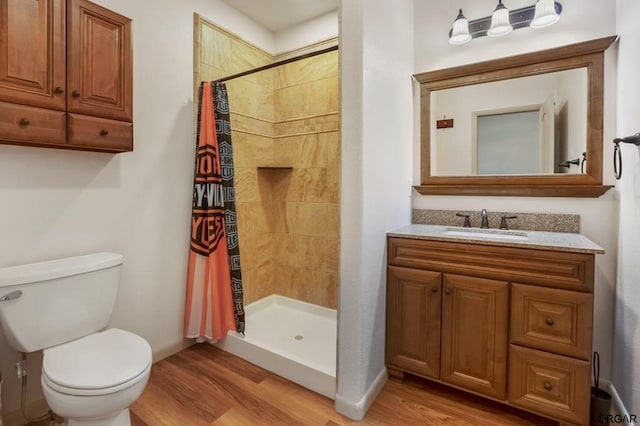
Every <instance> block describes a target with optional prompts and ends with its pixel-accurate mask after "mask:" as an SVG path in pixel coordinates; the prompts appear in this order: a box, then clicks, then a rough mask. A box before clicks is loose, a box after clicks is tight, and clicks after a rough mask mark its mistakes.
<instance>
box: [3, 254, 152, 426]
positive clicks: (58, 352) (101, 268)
mask: <svg viewBox="0 0 640 426" xmlns="http://www.w3.org/2000/svg"><path fill="white" fill-rule="evenodd" d="M121 269H122V256H121V255H119V254H116V253H96V254H90V255H86V256H78V257H70V258H66V259H59V260H52V261H47V262H40V263H32V264H28V265H21V266H13V267H8V268H0V324H2V328H3V330H4V334H5V337H6V339H7V342H8V343H9V345H10V346H11V347H12V348H13V349H15V350H17V351H20V352H26V353H28V352H34V351H38V350H41V349H44V357H43V363H42V380H41V381H42V390H43V393H44V396H45V398H46V400H47V402H48V403H49V407H50V408H51V410H52V411H53V412H54V413H56V414H58V415H60V416H63V417H64V418H65V421H66V423H67V424H68V425H69V426H76V425H77V426H81V425H92V426H128V425H130V424H131V421H130V418H129V406H130V405H131V404H132V403H133V402H134V401H135V400H136V399H137V398H138V397H139V396H140V394H142V391H143V390H144V387H145V386H146V384H147V380H148V379H149V373H150V371H151V347H150V346H149V344H148V343H147V341H146V340H144V339H143V338H142V337H140V336H137V335H135V334H133V333H130V332H128V331H124V330H119V329H116V328H112V329H108V330H104V328H105V327H106V326H107V323H108V322H109V318H110V317H111V313H112V311H113V307H114V304H115V301H116V295H117V292H118V285H119V282H120V272H121ZM100 330H104V331H100Z"/></svg>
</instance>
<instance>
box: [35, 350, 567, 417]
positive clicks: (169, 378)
mask: <svg viewBox="0 0 640 426" xmlns="http://www.w3.org/2000/svg"><path fill="white" fill-rule="evenodd" d="M131 423H132V426H147V425H148V426H201V425H203V426H204V425H212V426H261V425H278V426H280V425H305V426H307V425H309V426H314V425H317V426H338V425H351V424H362V425H393V426H405V425H425V426H439V425H446V426H463V425H464V426H470V425H472V426H511V425H521V426H522V425H538V426H554V425H557V423H556V422H553V421H550V420H547V419H543V418H541V417H538V416H535V415H532V414H529V413H526V412H523V411H520V410H515V409H512V408H510V407H505V406H503V405H501V404H498V403H495V402H492V401H487V400H485V399H482V398H479V397H475V396H473V395H468V394H466V393H464V392H460V391H456V390H453V389H450V388H447V387H445V386H442V385H438V384H435V383H432V382H429V381H427V380H422V379H419V378H413V377H407V378H406V379H405V380H404V382H402V383H401V382H399V381H396V380H389V381H388V382H387V383H386V385H385V386H384V389H383V390H382V392H381V393H380V395H379V396H378V398H377V399H376V401H375V402H374V403H373V405H372V406H371V408H370V409H369V411H368V413H367V415H366V416H365V418H364V419H363V420H362V421H361V422H354V421H352V420H350V419H348V418H346V417H344V416H342V415H340V414H338V413H336V412H335V411H334V402H333V401H332V400H330V399H328V398H325V397H323V396H321V395H319V394H316V393H315V392H312V391H310V390H307V389H305V388H303V387H301V386H298V385H296V384H295V383H292V382H289V381H287V380H285V379H283V378H281V377H279V376H277V375H275V374H273V373H271V372H269V371H266V370H264V369H262V368H259V367H256V366H255V365H253V364H250V363H248V362H246V361H244V360H243V359H240V358H238V357H236V356H234V355H231V354H229V353H227V352H224V351H222V350H220V349H218V348H216V347H214V346H211V345H209V344H199V345H195V346H192V347H190V348H188V349H185V350H183V351H181V352H179V353H177V354H174V355H172V356H170V357H168V358H166V359H164V360H162V361H159V362H157V363H156V364H154V365H153V368H152V369H151V377H150V379H149V383H148V384H147V387H146V389H145V391H144V393H143V394H142V396H141V397H140V398H139V399H138V400H137V401H136V402H135V403H134V404H133V405H132V406H131ZM39 424H42V425H45V424H48V422H47V423H39Z"/></svg>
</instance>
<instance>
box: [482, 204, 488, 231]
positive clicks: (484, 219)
mask: <svg viewBox="0 0 640 426" xmlns="http://www.w3.org/2000/svg"><path fill="white" fill-rule="evenodd" d="M480 218H481V222H480V228H489V219H488V218H487V209H482V211H481V212H480Z"/></svg>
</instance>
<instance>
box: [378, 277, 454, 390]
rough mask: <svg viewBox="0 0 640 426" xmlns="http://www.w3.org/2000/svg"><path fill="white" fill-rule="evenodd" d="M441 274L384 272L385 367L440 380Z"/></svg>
mask: <svg viewBox="0 0 640 426" xmlns="http://www.w3.org/2000/svg"><path fill="white" fill-rule="evenodd" d="M441 286H442V274H441V273H440V272H431V271H423V270H418V269H409V268H398V267H395V266H389V267H388V269H387V348H386V349H387V364H389V365H390V366H392V367H396V368H398V369H401V370H405V371H408V372H411V373H415V374H418V375H421V376H426V377H434V378H438V377H439V376H440V312H441V311H440V307H441V293H440V291H441Z"/></svg>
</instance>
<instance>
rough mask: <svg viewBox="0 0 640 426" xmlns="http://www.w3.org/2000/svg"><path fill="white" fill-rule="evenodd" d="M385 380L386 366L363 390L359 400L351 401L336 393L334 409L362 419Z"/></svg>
mask: <svg viewBox="0 0 640 426" xmlns="http://www.w3.org/2000/svg"><path fill="white" fill-rule="evenodd" d="M339 382H340V378H339V377H338V383H339ZM386 382H387V368H386V367H384V368H383V369H382V371H380V373H379V374H378V376H377V377H376V379H375V380H374V381H373V383H371V386H369V389H368V390H367V391H366V392H365V394H364V396H363V397H362V398H361V399H360V401H357V402H353V401H348V400H346V399H344V398H342V396H340V393H337V394H336V411H337V412H338V413H340V414H342V415H343V416H347V417H349V418H350V419H352V420H355V421H359V420H362V418H363V417H364V415H365V414H367V410H369V407H371V404H373V401H375V399H376V397H377V396H378V394H379V393H380V391H381V390H382V388H383V387H384V384H385V383H386Z"/></svg>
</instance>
